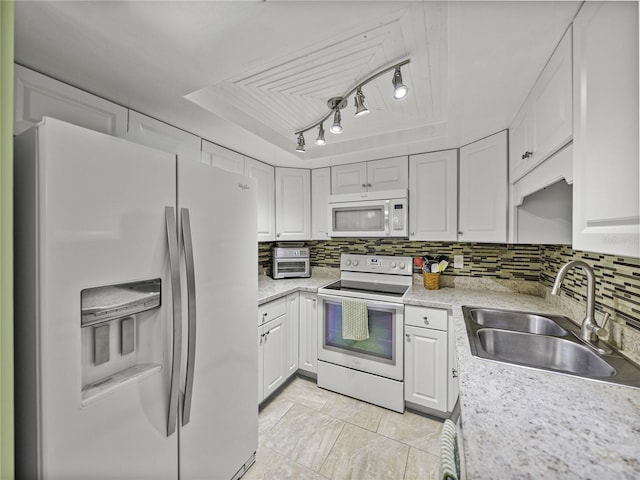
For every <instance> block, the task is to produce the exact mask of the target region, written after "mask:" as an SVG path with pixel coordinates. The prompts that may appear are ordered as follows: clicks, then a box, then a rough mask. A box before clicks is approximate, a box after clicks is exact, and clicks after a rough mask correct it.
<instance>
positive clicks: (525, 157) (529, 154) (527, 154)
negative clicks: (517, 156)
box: [522, 152, 533, 160]
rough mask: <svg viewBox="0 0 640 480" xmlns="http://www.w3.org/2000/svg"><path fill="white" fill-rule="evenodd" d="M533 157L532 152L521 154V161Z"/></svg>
mask: <svg viewBox="0 0 640 480" xmlns="http://www.w3.org/2000/svg"><path fill="white" fill-rule="evenodd" d="M532 155H533V152H524V153H523V154H522V160H526V159H527V158H529V157H531V156H532Z"/></svg>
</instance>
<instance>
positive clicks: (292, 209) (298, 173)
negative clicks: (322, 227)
mask: <svg viewBox="0 0 640 480" xmlns="http://www.w3.org/2000/svg"><path fill="white" fill-rule="evenodd" d="M310 238H311V174H310V171H309V170H308V169H306V168H276V240H279V241H286V240H309V239H310Z"/></svg>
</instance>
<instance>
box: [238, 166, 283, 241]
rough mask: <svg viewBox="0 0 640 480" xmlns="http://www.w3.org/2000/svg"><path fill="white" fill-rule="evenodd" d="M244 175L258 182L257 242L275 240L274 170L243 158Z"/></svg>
mask: <svg viewBox="0 0 640 480" xmlns="http://www.w3.org/2000/svg"><path fill="white" fill-rule="evenodd" d="M244 173H245V175H246V176H247V177H251V178H255V179H256V181H257V182H258V241H259V242H272V241H274V240H275V239H276V221H275V219H276V216H275V184H274V181H275V180H274V168H273V167H272V166H271V165H267V164H266V163H263V162H259V161H258V160H254V159H253V158H249V157H245V159H244Z"/></svg>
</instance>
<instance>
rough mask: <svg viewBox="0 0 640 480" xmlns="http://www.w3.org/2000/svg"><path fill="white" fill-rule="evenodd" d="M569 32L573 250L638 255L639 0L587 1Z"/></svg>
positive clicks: (639, 221) (639, 229)
mask: <svg viewBox="0 0 640 480" xmlns="http://www.w3.org/2000/svg"><path fill="white" fill-rule="evenodd" d="M573 34H574V70H573V81H574V108H575V110H574V122H575V132H574V144H573V146H574V160H573V166H574V184H573V248H575V249H577V250H586V251H591V252H600V253H608V254H612V255H624V256H631V257H640V228H639V224H640V212H639V208H640V207H639V204H640V199H639V195H638V183H639V181H638V180H639V177H638V163H639V162H638V153H639V152H638V3H637V2H586V3H585V4H584V5H583V6H582V9H581V10H580V12H579V13H578V15H577V16H576V19H575V21H574V24H573Z"/></svg>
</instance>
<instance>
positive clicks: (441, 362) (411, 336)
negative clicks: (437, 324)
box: [404, 326, 448, 412]
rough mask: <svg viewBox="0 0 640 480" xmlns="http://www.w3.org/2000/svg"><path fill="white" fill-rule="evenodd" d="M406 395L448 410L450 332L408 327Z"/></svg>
mask: <svg viewBox="0 0 640 480" xmlns="http://www.w3.org/2000/svg"><path fill="white" fill-rule="evenodd" d="M404 331H405V351H404V355H405V356H404V358H405V367H404V368H405V378H404V398H405V400H406V401H408V402H413V403H417V404H418V405H422V406H425V407H429V408H432V409H434V410H438V411H441V412H446V411H447V388H448V384H447V381H448V375H447V366H448V359H447V332H443V331H441V330H431V329H429V328H417V327H410V326H405V328H404Z"/></svg>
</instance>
